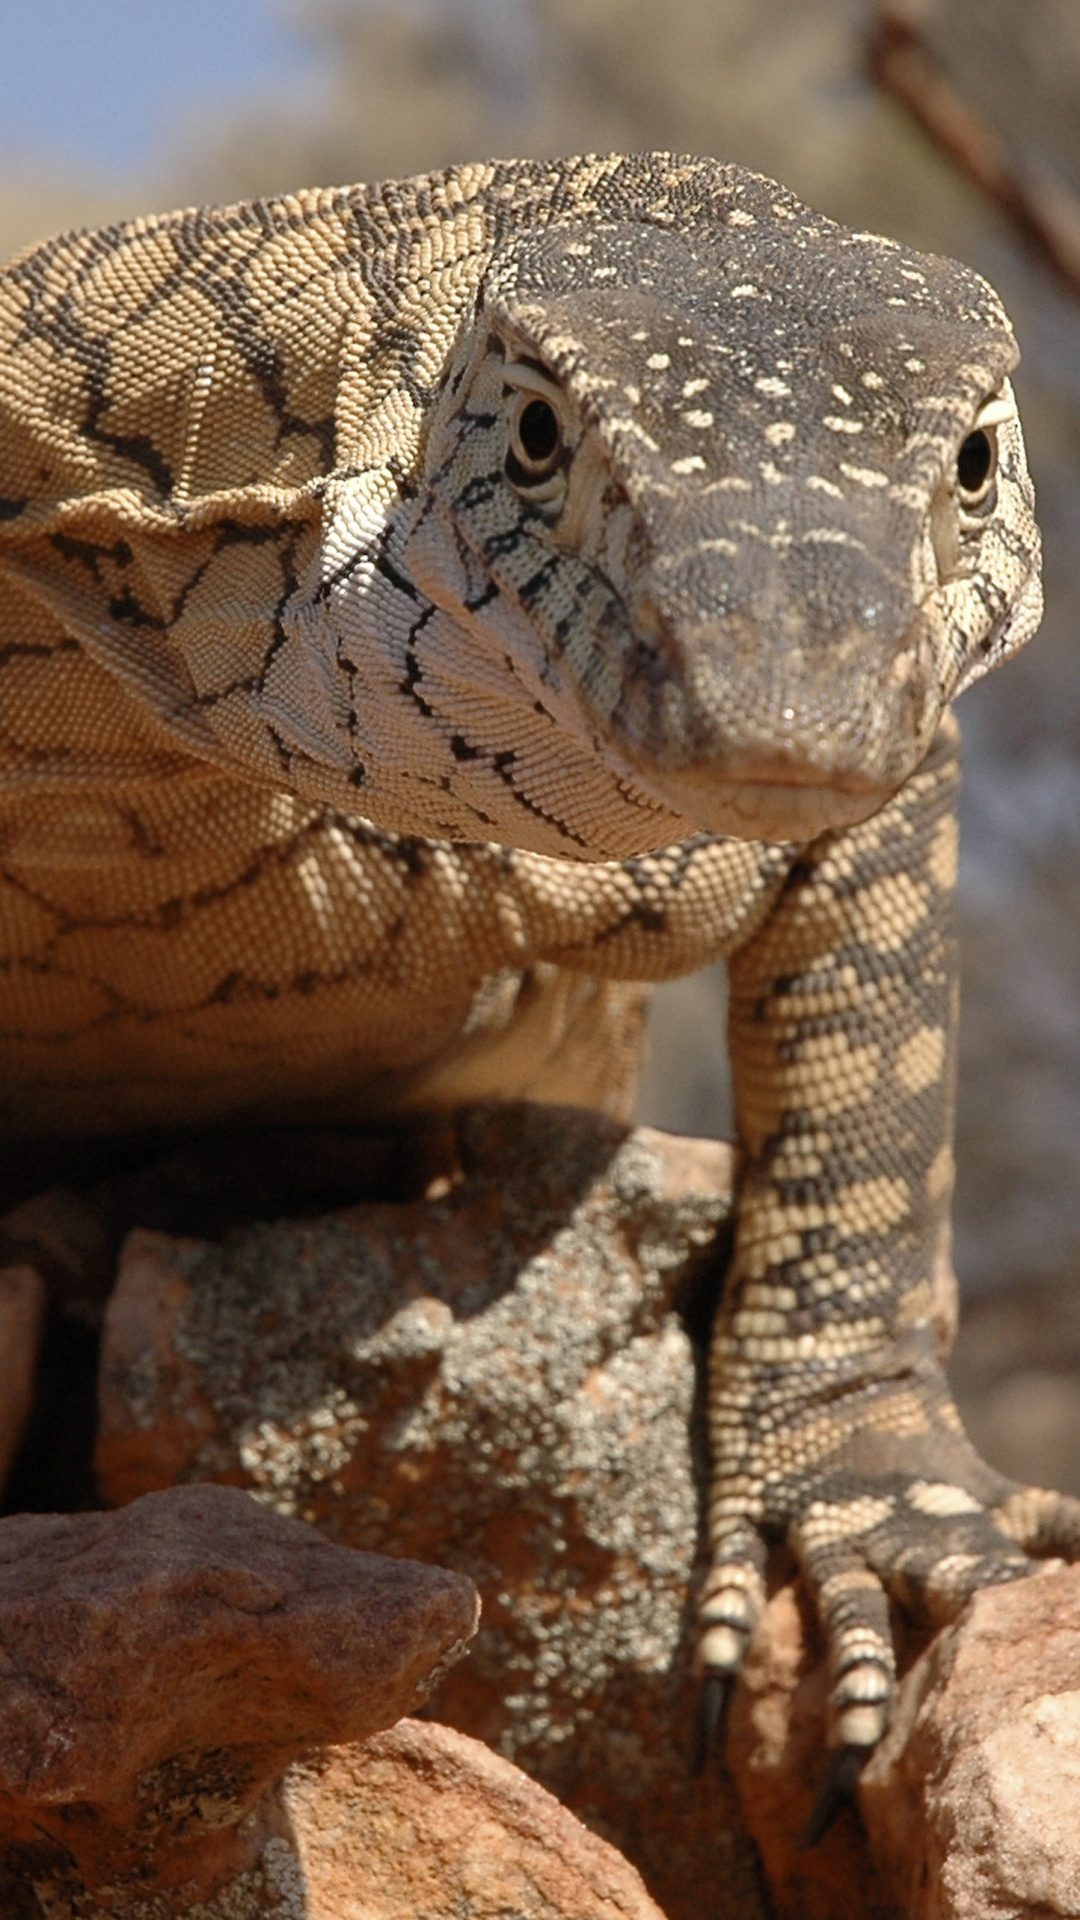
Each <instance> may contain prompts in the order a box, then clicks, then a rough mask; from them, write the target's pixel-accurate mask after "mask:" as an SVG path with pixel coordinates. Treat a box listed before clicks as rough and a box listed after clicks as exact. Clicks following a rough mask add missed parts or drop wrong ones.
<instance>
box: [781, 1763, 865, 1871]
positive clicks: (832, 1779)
mask: <svg viewBox="0 0 1080 1920" xmlns="http://www.w3.org/2000/svg"><path fill="white" fill-rule="evenodd" d="M870 1751H871V1750H870V1748H869V1747H834V1748H833V1750H832V1752H831V1753H830V1755H829V1758H828V1762H827V1764H826V1767H825V1772H824V1773H823V1775H822V1777H821V1783H820V1785H819V1787H818V1790H817V1792H816V1794H815V1795H814V1804H813V1806H812V1807H811V1809H810V1812H809V1813H808V1815H807V1818H806V1825H805V1827H804V1828H803V1830H802V1832H801V1833H800V1835H799V1838H798V1839H797V1841H796V1842H795V1845H796V1847H797V1849H798V1851H799V1852H800V1853H808V1852H809V1851H810V1848H811V1847H816V1846H818V1845H819V1844H820V1842H821V1841H822V1840H824V1838H825V1835H826V1834H827V1833H828V1831H829V1828H830V1827H831V1826H832V1824H833V1822H834V1820H836V1819H837V1817H838V1816H839V1815H840V1814H841V1813H843V1811H844V1808H845V1807H846V1806H850V1805H851V1803H852V1802H853V1801H854V1798H855V1788H856V1787H857V1785H858V1782H859V1775H860V1773H861V1772H862V1770H863V1767H864V1765H865V1763H866V1761H867V1760H868V1758H869V1756H870Z"/></svg>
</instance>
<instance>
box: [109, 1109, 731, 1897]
mask: <svg viewBox="0 0 1080 1920" xmlns="http://www.w3.org/2000/svg"><path fill="white" fill-rule="evenodd" d="M460 1146H461V1157H462V1164H463V1168H464V1176H465V1177H464V1179H463V1180H462V1181H461V1182H460V1183H459V1184H457V1185H456V1186H453V1187H451V1189H450V1190H449V1191H448V1192H445V1193H444V1194H443V1196H442V1197H441V1198H438V1199H428V1200H422V1201H417V1202H415V1203H410V1204H403V1205H382V1206H380V1205H369V1206H364V1207H362V1208H357V1209H353V1210H350V1211H349V1212H346V1213H342V1214H338V1215H335V1216H331V1217H328V1218H325V1219H322V1220H319V1221H311V1222H306V1223H301V1224H296V1223H280V1224H278V1225H276V1226H272V1225H266V1226H261V1227H257V1228H252V1229H250V1230H246V1231H243V1232H240V1233H238V1234H236V1235H233V1236H230V1238H229V1239H228V1240H227V1241H226V1242H225V1243H224V1244H223V1245H214V1244H207V1243H205V1242H203V1243H193V1242H190V1241H189V1242H180V1241H176V1240H171V1239H166V1238H164V1237H163V1236H161V1235H145V1234H142V1235H133V1236H132V1237H131V1239H130V1240H129V1242H128V1245H127V1249H126V1252H125V1256H124V1261H123V1267H122V1272H121V1276H120V1280H119V1284H118V1287H117V1290H116V1293H115V1294H114V1297H113V1300H112V1302H111V1304H110V1307H109V1310H108V1313H107V1317H106V1326H105V1345H104V1358H103V1369H102V1397H101V1423H100V1435H99V1446H98V1477H99V1486H100V1489H101V1492H102V1495H103V1497H104V1498H105V1499H106V1500H108V1501H111V1502H119V1501H123V1500H128V1499H130V1498H132V1497H133V1496H134V1495H135V1494H137V1493H140V1492H142V1491H145V1490H146V1489H148V1488H150V1487H154V1486H162V1485H166V1484H169V1483H170V1482H172V1481H175V1480H199V1479H218V1480H227V1481H231V1482H234V1483H235V1484H237V1485H241V1486H247V1487H250V1488H252V1489H255V1490H257V1491H258V1492H259V1494H260V1497H261V1498H262V1499H264V1500H268V1501H272V1502H273V1504H274V1505H275V1506H276V1507H277V1508H278V1509H279V1510H280V1511H281V1512H284V1513H289V1514H294V1515H296V1516H298V1517H300V1518H302V1519H305V1520H308V1521H311V1522H313V1523H314V1524H315V1525H317V1526H318V1527H320V1528H321V1529H322V1530H323V1531H324V1532H325V1533H327V1534H328V1535H329V1536H330V1537H331V1538H332V1539H335V1540H339V1541H342V1542H346V1543H348V1544H349V1545H352V1546H356V1547H365V1548H368V1549H370V1550H373V1551H379V1552H385V1553H400V1554H409V1555H412V1556H414V1557H416V1558H419V1559H425V1560H437V1561H439V1562H440V1563H442V1564H445V1565H449V1566H454V1567H456V1568H458V1569H459V1570H460V1571H462V1572H464V1573H467V1574H468V1576H469V1577H470V1579H472V1580H473V1581H474V1582H475V1583H476V1585H477V1586H478V1587H479V1588H480V1590H481V1593H482V1596H483V1601H484V1618H483V1624H482V1626H481V1630H480V1634H479V1636H478V1639H477V1641H476V1644H475V1647H474V1650H473V1655H472V1658H471V1659H470V1660H469V1662H468V1663H467V1669H466V1668H462V1669H459V1670H458V1671H457V1672H456V1673H455V1674H454V1675H451V1676H449V1677H448V1678H447V1680H446V1682H445V1683H444V1685H443V1686H442V1687H441V1688H440V1689H439V1691H438V1694H437V1696H436V1697H435V1699H434V1700H433V1702H432V1711H433V1712H435V1713H436V1714H437V1716H438V1718H439V1719H440V1720H443V1721H446V1722H449V1723H450V1724H451V1725H453V1726H455V1727H457V1728H459V1729H460V1730H461V1731H463V1732H465V1733H468V1734H471V1735H475V1736H477V1737H478V1738H481V1739H483V1740H484V1741H486V1742H487V1743H488V1744H489V1745H490V1746H492V1747H494V1748H496V1749H497V1750H498V1751H499V1752H500V1753H502V1754H504V1755H505V1756H506V1757H508V1758H510V1759H512V1760H514V1761H516V1762H517V1763H518V1764H519V1765H520V1766H522V1767H523V1768H524V1769H525V1770H526V1771H527V1772H528V1773H530V1774H531V1775H533V1777H534V1778H536V1779H538V1780H540V1781H541V1782H542V1783H543V1784H544V1785H545V1786H547V1787H548V1788H550V1789H551V1791H553V1792H554V1793H556V1794H557V1795H558V1797H559V1799H560V1800H562V1801H563V1802H564V1803H565V1804H566V1805H568V1806H569V1807H571V1808H573V1809H574V1811H575V1812H577V1813H578V1814H579V1815H580V1816H581V1817H582V1818H584V1819H586V1820H587V1821H588V1823H589V1825H590V1826H591V1827H593V1828H594V1829H595V1830H596V1831H598V1832H600V1833H602V1834H603V1835H604V1836H605V1837H606V1838H608V1839H610V1840H612V1841H613V1842H614V1843H615V1844H616V1845H618V1846H619V1847H620V1848H621V1849H622V1851H623V1852H624V1853H626V1854H627V1855H628V1857H629V1858H630V1859H632V1860H633V1861H634V1863H635V1865H636V1866H637V1867H638V1868H639V1869H640V1871H641V1873H642V1875H643V1877H644V1879H645V1881H646V1884H647V1885H648V1887H649V1890H650V1892H651V1894H652V1896H653V1897H654V1898H655V1899H656V1900H657V1901H658V1902H659V1904H660V1906H661V1907H662V1908H663V1910H664V1912H665V1913H666V1914H668V1915H669V1916H670V1920H699V1917H700V1920H704V1916H709V1920H712V1916H713V1915H714V1914H715V1913H716V1912H717V1910H718V1909H719V1907H720V1906H721V1905H725V1910H726V1911H729V1912H733V1913H740V1914H746V1915H747V1916H759V1915H760V1913H761V1907H760V1896H759V1894H758V1892H757V1879H756V1874H757V1868H756V1863H755V1862H754V1860H753V1857H752V1852H751V1850H750V1849H749V1848H748V1846H747V1843H746V1840H745V1835H744V1832H743V1829H742V1825H741V1820H740V1818H739V1815H738V1812H737V1808H736V1807H735V1804H734V1799H733V1795H732V1792H731V1789H730V1785H729V1784H728V1783H727V1782H726V1781H723V1780H721V1779H719V1778H716V1777H713V1778H709V1779H706V1780H703V1781H701V1782H699V1783H691V1782H690V1781H689V1779H688V1754H689V1749H690V1744H691V1734H692V1726H693V1719H694V1707H695V1698H696V1684H695V1680H694V1675H693V1670H692V1661H693V1646H694V1616H693V1604H694V1591H695V1582H696V1580H697V1579H698V1578H699V1577H700V1574H701V1571H702V1568H701V1563H700V1558H699V1556H700V1552H701V1543H702V1530H701V1527H700V1523H699V1503H700V1500H701V1497H702V1489H703V1485H704V1477H705V1466H704V1443H703V1434H702V1420H701V1411H702V1375H701V1367H700V1360H701V1351H702V1348H701V1345H700V1344H699V1346H698V1349H697V1358H696V1359H695V1348H694V1345H693V1342H692V1340H691V1337H690V1332H691V1331H693V1333H694V1334H695V1335H696V1336H700V1339H701V1341H702V1342H703V1340H704V1337H705V1334H706V1331H707V1326H708V1321H709V1318H710V1313H711V1300H712V1298H713V1297H715V1285H716V1275H717V1262H716V1259H715V1254H714V1252H713V1248H714V1241H715V1236H716V1234H717V1231H718V1229H720V1228H722V1226H723V1223H724V1221H725V1219H726V1217H727V1214H728V1212H729V1209H730V1192H731V1180H732V1173H733V1163H732V1156H731V1152H730V1150H729V1149H728V1148H726V1147H723V1146H721V1145H719V1144H718V1143H716V1142H711V1141H685V1140H679V1139H676V1138H674V1137H672V1136H666V1135H663V1134H660V1133H657V1132H654V1131H652V1130H650V1129H645V1128H643V1129H639V1130H637V1131H628V1129H626V1128H625V1127H620V1126H618V1125H616V1124H615V1123H614V1122H611V1121H609V1120H606V1119H604V1118H602V1117H600V1116H598V1115H596V1114H592V1113H586V1112H583V1111H579V1110H571V1109H564V1110H558V1109H552V1108H528V1107H524V1108H498V1109H480V1110H476V1111H474V1112H473V1113H472V1114H471V1115H469V1116H467V1117H466V1119H465V1121H464V1123H463V1130H462V1134H461V1140H460ZM709 1259H711V1261H712V1265H711V1268H710V1269H709V1272H711V1275H712V1280H711V1285H712V1288H713V1292H712V1294H711V1295H710V1293H709V1291H708V1286H709V1277H708V1273H707V1272H706V1270H705V1268H704V1267H703V1266H702V1262H703V1261H706V1260H709ZM688 1326H689V1329H690V1330H688Z"/></svg>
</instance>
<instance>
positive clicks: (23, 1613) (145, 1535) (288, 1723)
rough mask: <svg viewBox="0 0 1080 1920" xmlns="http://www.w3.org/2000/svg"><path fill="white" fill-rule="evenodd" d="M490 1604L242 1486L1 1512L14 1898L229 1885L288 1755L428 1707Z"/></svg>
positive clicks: (116, 1906)
mask: <svg viewBox="0 0 1080 1920" xmlns="http://www.w3.org/2000/svg"><path fill="white" fill-rule="evenodd" d="M476 1616H477V1605H476V1595H475V1593H474V1591H473V1589H472V1588H471V1587H470V1585H469V1583H468V1581H467V1580H464V1579H462V1578H461V1576H460V1575H458V1574H454V1573H448V1572H444V1571H443V1570H442V1569H440V1568H437V1567H422V1566H416V1565H413V1564H410V1563H409V1562H405V1561H402V1560H388V1559H385V1558H383V1557H376V1556H374V1555H371V1554H364V1553H352V1552H348V1551H346V1550H344V1549H342V1548H340V1547H335V1546H332V1545H331V1544H330V1543H329V1542H328V1541H326V1540H324V1539H323V1538H322V1537H321V1536H320V1535H319V1534H317V1533H315V1532H314V1531H313V1530H312V1529H311V1528H308V1527H303V1526H300V1525H298V1524H297V1523H296V1522H295V1521H290V1520H286V1519H283V1518H282V1517H281V1516H280V1515H277V1514H274V1513H271V1512H268V1511H267V1510H266V1509H265V1508H264V1507H261V1506H260V1505H259V1504H258V1503H256V1502H255V1501H253V1500H251V1499H250V1498H249V1497H248V1496H247V1495H246V1494H242V1493H239V1492H235V1491H233V1490H230V1489H227V1488H224V1487H209V1486H206V1487H190V1488H178V1489H176V1490H175V1491H173V1492H170V1493H160V1494H153V1495H150V1496H149V1497H148V1498H147V1499H145V1500H141V1501H139V1502H137V1503H136V1504H135V1505H133V1506H131V1507H129V1508H127V1509H125V1510H124V1511H123V1512H122V1513H116V1514H96V1513H95V1514H90V1513H84V1514H71V1515H48V1516H44V1515H29V1514H27V1515H20V1516H18V1517H16V1518H14V1519H9V1520H5V1521H3V1522H2V1523H0V1647H2V1648H3V1652H4V1660H3V1667H2V1670H0V1911H3V1912H4V1913H5V1914H6V1913H8V1912H9V1911H12V1912H15V1913H19V1912H22V1911H23V1908H22V1907H15V1906H4V1905H3V1904H2V1902H3V1897H4V1895H5V1894H6V1895H7V1896H8V1898H9V1900H13V1899H14V1896H15V1893H16V1892H17V1891H18V1890H20V1889H22V1890H25V1889H26V1887H27V1886H34V1887H36V1888H38V1889H41V1888H45V1889H48V1890H49V1891H48V1899H49V1900H51V1901H52V1903H53V1904H52V1905H49V1904H48V1902H47V1901H46V1903H45V1911H47V1912H48V1913H49V1914H50V1916H52V1915H53V1914H56V1915H61V1914H65V1913H67V1912H68V1911H71V1912H72V1913H75V1912H78V1913H79V1914H80V1915H81V1914H83V1912H84V1911H85V1912H87V1913H89V1912H91V1911H96V1909H94V1908H93V1907H92V1905H88V1904H86V1902H87V1901H92V1898H93V1896H95V1895H101V1896H102V1897H104V1895H105V1893H106V1891H108V1894H109V1897H110V1901H111V1902H113V1904H112V1905H109V1906H108V1911H109V1912H110V1913H111V1912H114V1911H115V1912H116V1913H121V1912H123V1913H126V1912H127V1911H128V1907H127V1906H125V1905H124V1904H123V1903H122V1902H121V1898H120V1896H121V1892H122V1891H125V1890H126V1891H125V1899H126V1898H127V1894H128V1893H130V1894H131V1897H132V1899H134V1896H135V1892H136V1890H138V1889H141V1890H142V1894H143V1895H145V1896H146V1897H147V1898H149V1897H150V1895H151V1894H152V1893H153V1894H159V1893H160V1895H161V1898H162V1899H163V1900H165V1904H163V1905H161V1906H160V1907H155V1908H153V1913H154V1915H155V1920H157V1916H158V1915H159V1914H160V1916H161V1920H165V1916H167V1915H168V1914H169V1913H171V1912H173V1911H176V1912H187V1911H188V1910H189V1908H191V1909H194V1906H195V1903H196V1901H198V1900H203V1901H205V1900H208V1899H211V1898H212V1897H213V1896H215V1895H217V1894H219V1893H221V1891H222V1889H223V1888H225V1887H227V1886H230V1885H231V1884H232V1883H233V1882H234V1881H235V1880H236V1879H237V1876H238V1875H243V1874H244V1873H246V1872H248V1871H249V1870H254V1869H255V1866H256V1863H257V1862H258V1861H259V1858H260V1856H261V1854H262V1852H263V1850H264V1849H265V1846H266V1844H267V1842H268V1839H269V1838H272V1837H273V1836H274V1835H275V1833H276V1832H277V1830H278V1828H280V1826H281V1819H280V1814H279V1811H278V1809H277V1803H276V1801H275V1799H274V1795H273V1793H272V1791H271V1789H272V1788H273V1786H274V1783H275V1782H276V1780H277V1779H278V1777H279V1776H280V1774H281V1773H282V1772H283V1770H284V1768H285V1766H286V1765H287V1764H288V1763H289V1762H290V1761H291V1760H293V1759H295V1758H296V1757H297V1755H299V1754H301V1753H304V1752H306V1751H309V1750H310V1749H312V1748H313V1747H315V1746H318V1745H321V1744H323V1743H324V1742H328V1741H340V1740H347V1739H362V1738H364V1737H365V1736H366V1735H367V1734H369V1733H371V1732H373V1731H374V1730H376V1729H377V1728H380V1727H385V1726H387V1725H389V1724H391V1723H392V1722H393V1721H395V1720H396V1719H398V1718H399V1716H400V1715H401V1714H402V1713H404V1712H406V1711H407V1710H408V1709H409V1708H411V1707H414V1706H415V1705H416V1704H417V1702H418V1701H419V1700H420V1699H422V1698H423V1696H424V1694H425V1692H426V1691H427V1688H428V1686H429V1685H430V1683H431V1682H432V1680H433V1679H434V1678H436V1677H437V1676H438V1674H439V1673H440V1672H441V1671H442V1670H443V1669H444V1667H445V1665H446V1664H447V1662H449V1661H451V1660H453V1659H455V1658H456V1657H457V1656H458V1654H459V1653H460V1652H461V1651H462V1650H463V1648H464V1645H465V1643H466V1642H467V1640H468V1639H469V1637H470V1636H471V1634H472V1633H473V1631H474V1630H475V1624H476ZM258 1870H259V1872H260V1873H261V1872H262V1868H261V1867H260V1868H259V1869H258ZM181 1888H182V1889H183V1899H184V1900H186V1901H187V1903H188V1904H187V1905H183V1904H181V1905H179V1906H176V1907H173V1906H170V1905H169V1904H168V1901H167V1898H166V1896H168V1895H170V1890H171V1891H172V1892H173V1893H175V1897H176V1898H177V1899H180V1898H181V1895H180V1893H179V1891H177V1890H178V1889H181ZM140 1897H142V1895H140ZM80 1901H82V1902H83V1903H84V1904H81V1905H80V1904H79V1902H80ZM65 1902H66V1903H67V1904H66V1905H65ZM257 1910H258V1911H262V1909H257ZM27 1911H28V1912H30V1913H33V1912H34V1911H35V1909H34V1907H33V1906H31V1907H29V1908H28V1909H27ZM131 1911H132V1912H134V1911H135V1908H134V1907H132V1909H131ZM230 1911H231V1909H230ZM148 1912H149V1909H148Z"/></svg>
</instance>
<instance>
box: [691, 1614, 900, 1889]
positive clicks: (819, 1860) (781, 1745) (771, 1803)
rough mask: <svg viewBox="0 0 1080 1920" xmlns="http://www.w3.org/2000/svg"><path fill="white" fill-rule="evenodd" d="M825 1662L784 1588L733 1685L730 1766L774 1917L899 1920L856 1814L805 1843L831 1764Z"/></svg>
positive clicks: (808, 1623)
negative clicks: (803, 1838) (820, 1837)
mask: <svg viewBox="0 0 1080 1920" xmlns="http://www.w3.org/2000/svg"><path fill="white" fill-rule="evenodd" d="M821 1656H822V1649H821V1645H820V1641H819V1639H818V1636H817V1634H816V1631H815V1626H814V1622H813V1620H812V1618H811V1616H810V1614H809V1611H808V1609H807V1607H806V1605H805V1602H804V1598H803V1594H802V1591H801V1589H800V1588H799V1587H798V1586H794V1585H785V1586H781V1587H780V1588H779V1590H778V1591H777V1592H776V1593H774V1594H773V1595H772V1597H771V1599H770V1601H769V1604H768V1606H767V1607H766V1609H765V1612H764V1615H763V1617H762V1619H761V1621H760V1622H759V1624H758V1627H757V1629H756V1631H755V1632H754V1634H753V1636H752V1637H751V1641H750V1645H749V1647H748V1649H747V1654H746V1659H745V1661H744V1662H743V1668H742V1672H741V1674H740V1677H739V1682H738V1684H737V1686H736V1688H735V1693H734V1697H733V1699H732V1702H731V1708H730V1712H729V1716H728V1738H727V1743H726V1757H727V1762H728V1765H729V1766H730V1768H731V1771H732V1774H733V1776H734V1778H735V1780H736V1782H737V1785H738V1790H739V1797H740V1800H741V1802H742V1807H743V1812H744V1813H745V1815H746V1822H747V1825H748V1827H749V1829H750V1832H751V1833H752V1834H753V1837H754V1839H755V1840H756V1842H757V1845H758V1849H759V1851H760V1854H761V1858H762V1862H763V1864H764V1867H765V1874H766V1878H767V1880H768V1884H769V1895H770V1899H771V1902H772V1907H773V1911H774V1913H775V1915H776V1920H835V1916H836V1915H837V1914H843V1915H844V1916H845V1920H893V1908H892V1906H891V1904H890V1903H889V1902H888V1901H887V1899H886V1896H885V1894H884V1890H883V1888H882V1885H881V1881H880V1876H879V1874H878V1872H877V1868H876V1866H875V1863H874V1860H873V1858H872V1856H871V1854H870V1851H869V1849H868V1848H867V1845H866V1836H865V1834H864V1832H863V1830H862V1827H861V1825H860V1823H859V1819H858V1815H857V1814H856V1813H855V1811H854V1809H847V1810H845V1811H843V1812H842V1813H841V1814H840V1815H839V1817H838V1818H837V1820H836V1822H835V1823H834V1825H833V1826H832V1827H831V1828H830V1830H829V1832H828V1833H827V1834H826V1836H825V1838H824V1840H823V1841H822V1842H821V1843H820V1845H818V1846H816V1847H813V1848H810V1849H804V1848H803V1847H801V1846H800V1844H799V1842H800V1838H801V1835H802V1832H803V1829H804V1827H805V1825H806V1821H807V1817H808V1815H809V1813H810V1809H811V1807H812V1806H813V1804H814V1798H815V1795H816V1793H817V1790H818V1787H819V1785H820V1783H821V1779H822V1774H823V1771H824V1767H825V1764H826V1754H825V1740H826V1727H825V1709H826V1703H827V1697H828V1678H827V1673H826V1668H825V1663H824V1660H823V1659H822V1657H821ZM895 1920H899V1916H898V1915H897V1916H895Z"/></svg>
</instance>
